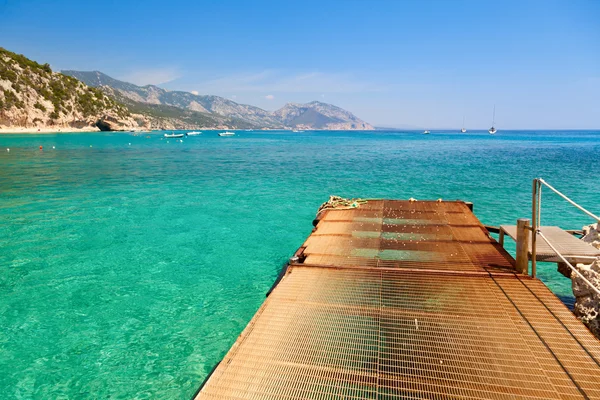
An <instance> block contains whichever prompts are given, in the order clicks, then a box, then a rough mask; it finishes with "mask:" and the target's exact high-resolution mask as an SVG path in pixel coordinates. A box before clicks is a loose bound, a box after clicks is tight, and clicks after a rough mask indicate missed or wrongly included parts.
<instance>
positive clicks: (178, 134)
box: [165, 133, 183, 139]
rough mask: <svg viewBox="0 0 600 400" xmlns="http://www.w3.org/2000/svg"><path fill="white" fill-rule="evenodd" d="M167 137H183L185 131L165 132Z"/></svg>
mask: <svg viewBox="0 0 600 400" xmlns="http://www.w3.org/2000/svg"><path fill="white" fill-rule="evenodd" d="M165 137H166V138H167V139H170V138H182V137H183V133H165Z"/></svg>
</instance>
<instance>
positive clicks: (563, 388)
mask: <svg viewBox="0 0 600 400" xmlns="http://www.w3.org/2000/svg"><path fill="white" fill-rule="evenodd" d="M440 204H441V205H440ZM368 205H369V207H368V208H367V207H361V208H362V209H357V210H349V211H347V210H344V211H327V212H326V213H325V215H324V216H322V219H321V221H320V222H319V224H318V225H317V229H316V230H315V232H314V233H313V234H312V235H311V237H310V238H309V239H308V240H307V243H306V249H305V252H306V251H307V250H309V249H310V248H311V247H312V246H315V247H314V248H315V249H316V248H317V247H316V246H325V247H326V246H327V245H323V244H320V242H319V241H313V238H315V237H319V236H323V238H328V239H327V240H331V237H330V235H340V236H332V237H333V238H336V237H341V238H342V240H344V242H342V243H344V244H343V245H339V244H336V243H335V241H334V242H333V243H330V244H329V246H333V247H334V248H339V247H341V248H343V249H350V250H352V247H351V244H352V243H357V244H360V245H361V246H362V245H365V247H360V248H365V249H377V250H378V251H379V253H377V255H375V256H372V257H371V256H364V257H363V256H360V257H355V258H354V259H355V260H357V263H356V264H346V265H344V266H340V265H335V264H332V265H324V266H322V265H314V264H313V265H303V264H295V265H292V266H291V267H290V268H289V269H288V272H287V273H286V275H285V276H284V278H283V279H282V281H281V282H280V283H279V285H278V286H277V287H276V288H275V290H274V291H273V292H272V293H271V295H270V296H269V297H268V298H267V300H266V301H265V302H264V303H263V305H262V306H261V307H260V309H259V310H258V312H257V313H256V315H255V316H254V318H253V319H252V320H251V321H250V323H249V324H248V326H247V327H246V329H245V330H244V331H243V332H242V334H241V335H240V337H239V338H238V340H237V341H236V343H235V344H234V345H233V347H232V348H231V350H230V351H229V353H228V354H227V355H226V357H225V358H224V359H223V361H222V362H221V363H220V364H219V366H218V367H217V368H216V370H215V371H214V373H213V374H212V376H211V377H210V378H209V379H208V380H207V382H206V384H205V386H204V387H203V388H202V390H201V391H200V392H199V394H198V396H197V398H198V399H231V400H233V399H273V400H275V399H289V400H292V399H425V398H426V399H461V398H462V399H467V398H486V399H515V398H519V399H521V398H523V399H559V398H600V379H599V378H598V376H600V342H598V341H597V340H596V339H595V338H594V337H593V336H592V335H591V334H590V333H589V331H587V329H586V328H585V327H584V326H583V325H582V324H581V323H580V322H579V321H578V320H577V319H576V318H575V317H574V316H573V315H572V314H571V312H570V311H569V310H568V309H567V308H566V307H565V306H564V305H562V303H560V301H559V300H558V299H557V298H556V297H555V296H554V295H553V294H552V293H551V292H550V291H549V290H548V289H547V288H546V287H545V286H544V285H543V284H542V283H541V282H540V281H538V280H534V279H530V278H528V277H526V276H521V275H517V274H515V273H514V272H513V271H512V264H511V262H510V258H507V257H506V254H504V253H503V249H501V248H500V247H499V246H497V245H496V244H495V242H493V240H491V241H487V244H486V240H488V239H486V238H488V236H487V235H486V234H485V232H483V231H482V235H479V234H475V233H474V232H475V231H472V232H471V233H469V231H468V230H466V231H460V232H461V233H458V234H455V233H454V231H453V228H454V226H453V224H452V223H448V220H449V218H447V217H446V214H448V213H456V212H457V211H456V210H457V209H458V212H462V213H465V214H469V215H470V216H472V215H473V214H472V213H471V212H470V211H469V210H468V209H466V207H465V209H466V211H465V209H463V208H462V206H464V204H462V203H437V204H435V205H434V203H427V204H420V203H416V204H415V203H408V202H383V201H382V202H369V204H368ZM393 207H396V208H397V210H396V209H394V208H393ZM411 207H414V208H415V209H418V210H420V211H421V215H420V216H419V218H418V219H426V220H429V221H431V220H433V218H440V219H439V220H444V219H445V220H446V223H445V224H442V225H443V227H444V228H443V229H441V230H440V232H441V233H440V237H437V236H436V235H435V234H433V235H432V233H431V232H430V231H414V232H412V233H415V234H416V235H423V234H427V235H428V236H426V238H427V239H426V240H425V237H423V239H421V241H423V246H425V243H427V246H430V247H427V249H425V247H426V246H425V247H422V248H421V247H418V248H419V249H418V250H415V251H417V252H419V251H423V252H425V251H427V252H432V253H434V254H436V256H435V257H434V258H436V257H437V258H436V260H437V259H438V258H439V260H437V261H431V260H428V261H423V260H420V259H419V260H413V259H411V260H408V261H405V260H400V259H397V260H394V261H393V263H392V264H390V267H389V268H386V267H385V265H384V262H383V261H385V260H383V261H382V259H381V258H380V254H381V251H384V250H386V248H385V246H383V247H382V244H381V241H383V242H384V243H385V241H387V240H388V239H385V238H384V239H381V236H380V237H379V241H380V243H379V244H376V243H371V242H369V240H372V239H375V238H373V237H372V238H360V240H359V241H356V242H354V241H353V240H354V239H351V238H353V237H354V236H353V232H357V231H360V232H363V230H356V229H354V228H353V227H356V226H357V225H356V224H357V221H356V219H355V218H353V216H352V213H355V214H357V215H358V214H362V215H363V216H361V217H360V218H364V214H365V213H369V212H381V213H382V215H390V214H392V213H394V212H395V211H402V212H403V211H405V210H406V209H407V208H408V210H411ZM434 207H435V208H434ZM432 208H434V210H436V212H435V213H431V212H429V213H427V212H426V211H431V209H432ZM395 213H396V215H398V214H399V212H395ZM341 214H344V215H343V218H344V220H339V219H336V218H337V217H341V216H342V215H341ZM424 214H430V215H429V216H433V215H434V214H435V217H433V218H424V217H423V215H424ZM470 216H466V217H465V218H460V217H456V216H453V217H452V218H450V219H452V220H453V221H456V220H461V219H463V220H464V222H467V223H461V224H458V225H460V226H461V229H462V228H465V227H469V229H470V227H474V226H475V227H476V226H478V225H479V222H478V221H477V220H476V219H475V221H474V220H473V218H474V217H473V218H471V217H470ZM368 218H371V217H368ZM340 221H343V222H340ZM340 223H344V224H346V227H342V226H329V225H330V224H340ZM360 223H361V222H358V224H359V225H358V227H359V228H361V229H362V228H363V226H362V225H360ZM368 223H369V224H374V225H369V228H371V229H370V230H368V231H369V232H384V231H383V230H382V229H381V226H382V225H381V224H380V228H379V230H378V228H377V224H376V223H374V222H372V221H371V222H368ZM348 224H350V225H348ZM465 229H466V228H465ZM364 231H367V230H364ZM401 233H408V234H410V233H411V231H410V230H406V231H402V232H401ZM462 234H464V235H470V236H460V235H462ZM443 235H446V236H445V237H442V236H443ZM465 237H466V238H465ZM438 239H439V240H438ZM364 240H367V242H365V241H364ZM348 241H350V244H349V242H348ZM403 241H404V239H403ZM455 241H458V242H460V246H457V245H456V243H454V242H455ZM470 241H473V242H474V243H468V244H469V245H473V247H469V246H466V247H464V246H463V243H462V242H470ZM408 242H409V243H410V239H409V240H408ZM435 242H443V243H446V244H448V245H444V246H441V247H435V246H433V247H431V246H432V245H431V243H435ZM327 243H329V242H327ZM368 245H370V247H369V246H368ZM450 245H452V246H454V247H452V246H450ZM336 246H337V247H336ZM418 246H420V245H418ZM480 246H481V247H480ZM484 246H487V248H485V247H484ZM326 248H327V247H326ZM392 248H393V249H395V248H396V247H392ZM382 249H383V250H382ZM438 249H439V250H438ZM448 249H451V250H452V251H458V250H457V249H461V251H462V252H460V253H459V255H457V256H456V257H457V258H456V260H453V262H451V261H448V260H446V258H448V257H446V258H444V256H438V255H437V254H439V253H442V254H443V253H444V252H446V251H448ZM373 254H375V253H373ZM493 254H495V256H492V255H493ZM334 256H335V257H340V260H342V259H344V258H345V257H352V256H349V255H347V254H341V255H339V254H335V255H334ZM310 257H311V256H310V255H309V256H308V257H307V258H306V261H305V262H308V260H309V259H310ZM459 257H460V258H459ZM313 260H314V259H313ZM360 260H365V261H368V262H366V263H364V264H360V263H359V262H358V261H360ZM490 260H491V261H490ZM502 260H504V261H502ZM501 261H502V262H501ZM496 262H498V263H499V264H498V265H496V266H494V267H493V268H490V264H491V263H494V264H495V263H496ZM407 265H408V267H407ZM425 266H426V267H427V268H425Z"/></svg>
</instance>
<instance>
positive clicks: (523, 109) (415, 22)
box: [0, 0, 600, 129]
mask: <svg viewBox="0 0 600 400" xmlns="http://www.w3.org/2000/svg"><path fill="white" fill-rule="evenodd" d="M0 46H2V47H5V48H7V49H9V50H12V51H16V52H18V53H22V54H25V55H26V56H28V57H30V58H33V59H35V60H37V61H40V62H49V63H50V64H51V65H52V66H53V68H54V69H78V70H99V71H102V72H104V73H107V74H108V75H111V76H113V77H115V78H118V79H123V80H127V81H131V82H134V83H137V84H159V85H160V86H162V87H165V88H167V89H172V90H185V91H197V92H199V93H201V94H216V95H221V96H224V97H228V98H231V99H234V100H235V101H237V102H241V103H247V104H253V105H256V106H259V107H262V108H265V109H269V110H274V109H276V108H279V107H281V106H282V105H283V104H285V103H286V102H307V101H311V100H320V101H324V102H329V103H333V104H336V105H338V106H340V107H343V108H346V109H348V110H350V111H352V112H354V113H355V114H357V115H358V116H359V117H361V118H363V119H365V120H366V121H368V122H370V123H372V124H374V125H377V126H398V127H404V126H415V127H426V128H431V129H435V128H449V127H460V125H461V124H462V118H463V115H464V116H465V118H466V125H467V128H472V129H475V128H487V127H489V125H490V124H491V117H492V115H491V114H492V108H493V106H494V104H495V105H496V125H497V126H498V128H499V129H519V128H523V129H536V128H548V129H568V128H577V129H586V128H589V129H594V128H600V1H597V0H570V1H566V0H565V1H558V0H539V1H534V0H521V1H491V0H469V1H450V0H448V1H444V0H438V1H434V0H430V1H416V0H415V1H401V0H396V1H377V0H372V1H366V0H365V1H355V0H345V1H325V0H321V1H312V0H303V1H284V0H279V1H258V0H257V1H226V0H223V1H189V2H184V1H177V0H171V1H154V0H148V1H144V2H137V1H136V2H134V1H102V2H99V1H92V0H89V1H60V0H55V1H52V2H49V1H37V0H31V1H28V0H20V1H16V0H0Z"/></svg>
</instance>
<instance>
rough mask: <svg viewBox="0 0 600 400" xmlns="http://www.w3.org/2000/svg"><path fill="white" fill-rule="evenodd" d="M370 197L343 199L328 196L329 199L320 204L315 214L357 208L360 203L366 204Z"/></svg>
mask: <svg viewBox="0 0 600 400" xmlns="http://www.w3.org/2000/svg"><path fill="white" fill-rule="evenodd" d="M369 200H371V199H345V198H343V197H340V196H329V200H327V201H326V202H325V203H323V204H321V207H319V209H318V210H317V216H318V215H319V214H321V213H322V212H323V211H326V210H331V209H336V210H351V209H353V208H358V207H360V206H361V205H362V204H367V202H368V201H369Z"/></svg>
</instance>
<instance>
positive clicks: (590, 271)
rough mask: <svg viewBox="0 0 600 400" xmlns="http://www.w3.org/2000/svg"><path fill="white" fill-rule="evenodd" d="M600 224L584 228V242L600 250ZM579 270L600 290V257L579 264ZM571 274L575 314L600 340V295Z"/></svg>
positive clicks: (574, 274)
mask: <svg viewBox="0 0 600 400" xmlns="http://www.w3.org/2000/svg"><path fill="white" fill-rule="evenodd" d="M599 228H600V226H599V224H593V225H589V226H587V227H584V228H583V232H584V236H583V237H582V240H583V241H585V242H587V243H589V244H591V245H592V246H594V247H596V248H597V249H600V232H599ZM575 268H577V270H578V271H579V272H580V273H581V274H582V275H583V276H584V277H585V278H586V279H587V280H588V281H589V282H591V283H592V284H593V285H594V286H595V287H596V288H597V289H600V257H599V258H597V259H596V260H595V261H593V262H592V263H591V264H577V265H576V266H575ZM569 272H570V278H571V281H572V287H573V295H574V296H575V308H574V310H573V312H574V313H575V315H576V316H577V318H579V319H580V320H581V322H583V323H584V324H585V325H586V326H587V327H588V328H589V329H590V331H592V333H593V334H594V335H595V336H596V337H597V338H598V339H600V295H599V294H598V293H596V292H595V291H594V290H593V289H592V288H590V286H589V285H588V284H587V282H585V281H584V280H583V279H581V278H580V277H579V276H578V275H577V274H576V273H574V272H573V271H569Z"/></svg>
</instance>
